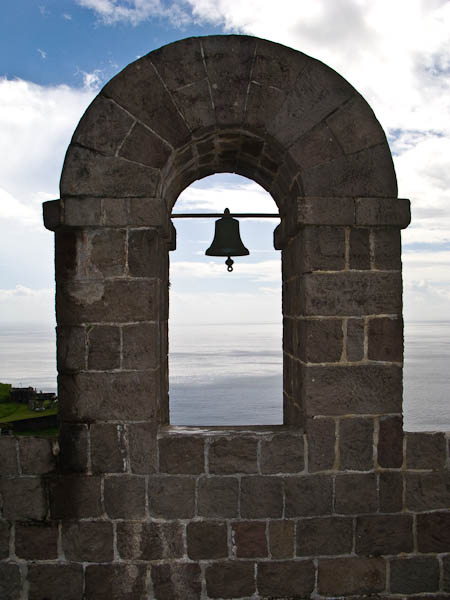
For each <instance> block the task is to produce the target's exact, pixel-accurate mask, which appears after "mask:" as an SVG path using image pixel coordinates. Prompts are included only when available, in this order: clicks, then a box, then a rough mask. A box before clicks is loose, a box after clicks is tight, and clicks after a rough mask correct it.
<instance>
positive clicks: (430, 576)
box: [391, 556, 439, 594]
mask: <svg viewBox="0 0 450 600" xmlns="http://www.w3.org/2000/svg"><path fill="white" fill-rule="evenodd" d="M438 591H439V562H438V559H437V558H436V557H426V556H415V557H413V558H399V559H393V560H391V592H393V593H394V594H418V593H420V592H438Z"/></svg>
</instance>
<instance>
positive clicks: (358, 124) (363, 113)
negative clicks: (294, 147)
mask: <svg viewBox="0 0 450 600" xmlns="http://www.w3.org/2000/svg"><path fill="white" fill-rule="evenodd" d="M327 123H328V125H329V126H330V128H331V130H332V131H333V133H334V135H335V136H336V138H337V139H338V140H339V145H340V146H341V148H342V149H343V150H344V152H345V153H346V154H353V153H354V152H358V151H359V150H362V149H363V148H368V147H370V146H374V145H375V144H383V143H386V136H385V134H384V132H383V130H382V128H381V127H380V124H379V123H378V121H377V118H376V117H375V115H374V113H373V110H372V109H371V108H370V106H369V105H368V104H367V102H366V101H365V100H364V98H363V97H362V96H360V95H359V94H357V95H355V96H354V97H353V98H352V99H351V100H350V101H349V102H346V103H345V104H344V105H343V106H341V107H340V108H339V110H337V111H336V112H334V113H333V114H332V115H331V116H330V117H328V119H327Z"/></svg>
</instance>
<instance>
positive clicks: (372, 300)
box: [301, 271, 402, 317]
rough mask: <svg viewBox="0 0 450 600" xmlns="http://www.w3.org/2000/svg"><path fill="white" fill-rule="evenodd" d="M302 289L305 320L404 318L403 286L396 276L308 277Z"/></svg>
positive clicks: (370, 273)
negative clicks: (393, 315)
mask: <svg viewBox="0 0 450 600" xmlns="http://www.w3.org/2000/svg"><path fill="white" fill-rule="evenodd" d="M302 288H303V292H302V297H301V303H302V306H301V312H302V314H303V315H305V316H331V317H333V316H342V317H346V316H348V317H358V316H362V315H373V314H398V315H399V314H401V300H402V286H401V276H400V274H399V273H397V272H383V271H342V272H339V273H325V272H324V273H319V272H316V273H306V274H304V275H303V277H302Z"/></svg>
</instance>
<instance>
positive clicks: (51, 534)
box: [15, 523, 58, 560]
mask: <svg viewBox="0 0 450 600" xmlns="http://www.w3.org/2000/svg"><path fill="white" fill-rule="evenodd" d="M15 553H16V556H17V557H19V558H24V559H28V560H51V559H53V560H54V559H56V558H57V556H58V526H57V524H56V523H39V524H37V523H16V535H15Z"/></svg>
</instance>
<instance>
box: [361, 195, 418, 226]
mask: <svg viewBox="0 0 450 600" xmlns="http://www.w3.org/2000/svg"><path fill="white" fill-rule="evenodd" d="M386 196H387V197H384V198H380V197H378V198H377V197H374V198H368V197H367V198H357V199H356V204H355V208H356V224H357V225H371V226H386V225H391V226H396V227H399V228H400V229H405V227H408V225H409V223H410V222H411V209H410V202H409V200H406V199H403V198H396V194H395V195H394V196H393V197H391V198H389V196H388V195H387V194H386Z"/></svg>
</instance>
